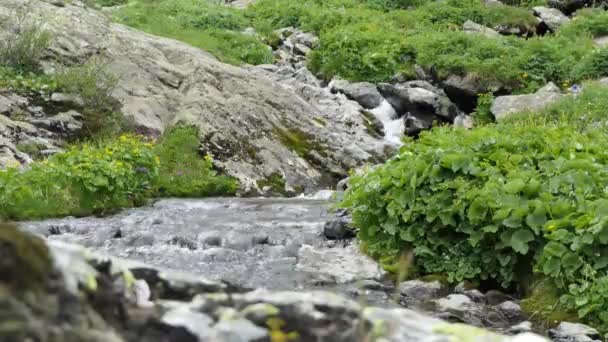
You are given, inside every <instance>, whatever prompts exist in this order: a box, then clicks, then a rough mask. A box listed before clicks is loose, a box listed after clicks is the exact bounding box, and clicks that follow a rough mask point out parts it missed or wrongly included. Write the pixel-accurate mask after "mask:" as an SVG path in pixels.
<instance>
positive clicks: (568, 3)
mask: <svg viewBox="0 0 608 342" xmlns="http://www.w3.org/2000/svg"><path fill="white" fill-rule="evenodd" d="M548 4H549V6H551V7H553V8H557V9H559V10H560V11H562V12H564V13H565V14H567V15H571V14H572V13H574V12H576V11H578V10H579V9H581V8H585V7H591V6H593V5H595V6H597V7H600V6H603V7H606V6H608V2H606V1H605V0H549V1H548Z"/></svg>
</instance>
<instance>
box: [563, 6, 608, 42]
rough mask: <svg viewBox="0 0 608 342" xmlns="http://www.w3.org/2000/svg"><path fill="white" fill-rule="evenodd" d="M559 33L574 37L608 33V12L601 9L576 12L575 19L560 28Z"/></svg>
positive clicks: (598, 35) (596, 35)
mask: <svg viewBox="0 0 608 342" xmlns="http://www.w3.org/2000/svg"><path fill="white" fill-rule="evenodd" d="M558 34H559V35H564V36H569V37H573V38H577V37H580V36H582V35H590V36H592V37H600V36H605V35H608V12H606V11H604V10H601V9H583V10H580V11H578V12H576V17H574V20H572V21H571V22H570V23H569V24H568V25H564V26H562V27H561V28H560V29H559V31H558Z"/></svg>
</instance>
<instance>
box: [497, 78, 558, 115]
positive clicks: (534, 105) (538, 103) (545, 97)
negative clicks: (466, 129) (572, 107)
mask: <svg viewBox="0 0 608 342" xmlns="http://www.w3.org/2000/svg"><path fill="white" fill-rule="evenodd" d="M563 96H564V95H563V94H562V93H561V91H560V89H559V88H558V87H557V86H556V85H555V84H553V83H549V84H547V85H546V86H544V87H542V88H541V89H539V90H538V91H537V92H536V93H534V94H528V95H508V96H499V97H497V98H496V99H495V100H494V103H493V104H492V107H491V108H490V111H491V112H492V114H493V115H494V117H495V118H496V120H497V121H500V120H502V119H505V118H507V117H508V116H510V115H512V114H515V113H522V112H535V111H541V110H543V109H544V108H546V107H547V106H549V105H550V104H553V103H555V102H556V101H558V100H559V99H561V98H562V97H563Z"/></svg>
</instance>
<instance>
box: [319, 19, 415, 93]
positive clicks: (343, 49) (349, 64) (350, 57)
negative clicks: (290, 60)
mask: <svg viewBox="0 0 608 342" xmlns="http://www.w3.org/2000/svg"><path fill="white" fill-rule="evenodd" d="M412 53H413V51H412V49H411V48H409V49H408V47H406V46H405V44H404V43H402V37H401V34H400V33H399V32H393V31H388V32H387V31H384V29H383V28H382V26H380V25H351V26H344V27H341V28H340V29H336V30H332V31H331V32H328V33H326V34H324V35H323V36H322V40H321V47H320V48H319V49H316V50H314V51H313V54H312V56H311V61H310V64H309V66H310V67H311V69H312V70H314V71H315V72H319V73H321V74H322V75H323V76H324V77H325V78H326V79H330V78H332V77H333V76H335V75H340V76H342V77H345V78H348V79H351V80H355V81H363V80H367V81H384V80H387V79H389V78H390V77H391V76H393V75H394V73H395V72H396V71H397V70H399V68H400V65H401V64H402V60H401V59H405V58H407V56H409V55H412Z"/></svg>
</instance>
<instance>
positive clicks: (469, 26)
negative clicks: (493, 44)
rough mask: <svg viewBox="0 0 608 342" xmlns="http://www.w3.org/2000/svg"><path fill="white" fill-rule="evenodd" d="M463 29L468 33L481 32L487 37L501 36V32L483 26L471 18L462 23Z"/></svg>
mask: <svg viewBox="0 0 608 342" xmlns="http://www.w3.org/2000/svg"><path fill="white" fill-rule="evenodd" d="M462 29H463V30H464V32H466V33H479V34H482V35H484V36H486V37H499V36H500V33H498V32H496V31H495V30H492V29H491V28H489V27H486V26H483V25H479V24H477V23H475V22H473V21H471V20H467V21H465V23H464V24H462Z"/></svg>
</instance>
